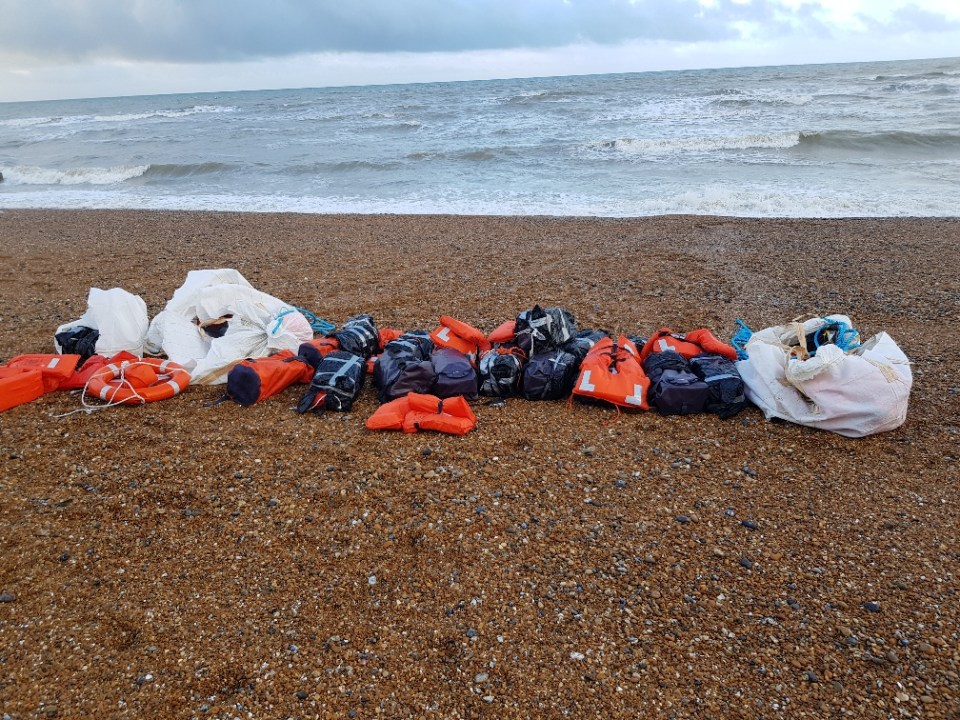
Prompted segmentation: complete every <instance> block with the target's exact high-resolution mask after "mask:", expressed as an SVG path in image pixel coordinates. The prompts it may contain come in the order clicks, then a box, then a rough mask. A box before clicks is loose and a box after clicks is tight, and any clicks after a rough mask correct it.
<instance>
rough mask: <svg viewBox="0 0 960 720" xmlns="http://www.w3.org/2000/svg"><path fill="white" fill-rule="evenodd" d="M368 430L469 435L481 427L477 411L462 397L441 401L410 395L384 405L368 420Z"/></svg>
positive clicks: (435, 398) (424, 396)
mask: <svg viewBox="0 0 960 720" xmlns="http://www.w3.org/2000/svg"><path fill="white" fill-rule="evenodd" d="M366 426H367V429H368V430H403V431H404V432H407V433H414V432H417V431H418V430H434V431H436V432H443V433H448V434H451V435H466V434H467V433H468V432H470V431H471V430H473V428H475V427H476V426H477V417H476V415H474V414H473V409H472V408H471V407H470V405H469V403H467V401H466V399H465V398H464V397H462V396H457V397H452V398H446V399H444V400H441V399H440V398H438V397H437V396H436V395H427V394H420V393H413V392H412V393H407V394H406V395H404V396H403V397H399V398H397V399H396V400H391V401H390V402H388V403H384V404H383V405H381V406H380V407H379V408H378V409H377V411H376V412H375V413H374V414H373V415H371V416H370V417H369V418H368V419H367V423H366Z"/></svg>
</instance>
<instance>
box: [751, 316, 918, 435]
mask: <svg viewBox="0 0 960 720" xmlns="http://www.w3.org/2000/svg"><path fill="white" fill-rule="evenodd" d="M827 320H839V321H842V322H844V323H846V325H847V327H852V326H851V323H850V318H848V317H847V316H846V315H829V316H827V317H826V318H825V319H824V318H815V319H812V320H808V321H806V322H805V323H788V324H786V325H778V326H775V327H770V328H766V329H764V330H760V331H759V332H756V333H754V334H753V336H752V337H751V338H750V340H749V341H748V342H747V344H746V347H745V350H746V352H747V355H748V356H749V359H747V360H741V361H739V362H738V363H737V369H738V370H739V371H740V375H741V376H742V377H743V382H744V384H745V385H746V391H747V397H748V398H749V399H750V400H751V401H752V402H753V403H755V404H756V405H757V406H758V407H759V408H760V409H761V410H762V411H763V414H764V415H765V416H766V417H767V419H770V418H773V417H778V418H783V419H784V420H788V421H790V422H794V423H797V424H799V425H807V426H810V427H815V428H820V429H822V430H830V431H832V432H835V433H838V434H840V435H845V436H847V437H864V436H866V435H872V434H874V433H879V432H885V431H887V430H893V429H894V428H897V427H900V425H902V424H903V423H904V421H905V420H906V418H907V405H908V402H909V398H910V389H911V387H912V386H913V373H912V372H911V370H910V361H909V360H908V359H907V356H906V355H905V354H904V353H903V351H902V350H901V349H900V347H899V346H898V345H897V344H896V343H895V342H894V341H893V338H891V337H890V336H889V335H888V334H887V333H885V332H881V333H878V334H877V335H874V336H873V337H872V338H870V339H869V340H868V341H867V342H865V343H863V344H862V345H860V346H859V347H857V348H855V349H853V350H849V351H847V352H844V351H843V350H842V349H841V348H840V347H837V346H836V345H831V344H824V345H821V346H820V347H819V348H818V349H817V351H816V354H815V355H812V356H809V357H806V353H805V352H803V351H802V350H801V351H800V352H799V353H798V352H797V350H798V349H799V348H801V347H802V346H805V343H803V345H801V343H802V341H803V338H804V337H805V336H806V335H808V334H810V333H812V332H816V331H817V330H819V329H820V328H822V327H823V326H824V325H826V324H827V323H826V321H827Z"/></svg>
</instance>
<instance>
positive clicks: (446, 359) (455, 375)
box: [430, 348, 477, 400]
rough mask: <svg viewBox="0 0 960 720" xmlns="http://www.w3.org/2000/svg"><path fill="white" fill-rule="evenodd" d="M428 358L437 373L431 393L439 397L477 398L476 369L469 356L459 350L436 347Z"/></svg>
mask: <svg viewBox="0 0 960 720" xmlns="http://www.w3.org/2000/svg"><path fill="white" fill-rule="evenodd" d="M430 359H431V360H432V361H433V370H434V372H436V373H437V379H436V380H435V381H434V383H433V390H432V392H431V394H432V395H436V396H437V397H439V398H448V397H454V396H456V395H463V396H464V397H465V398H466V399H467V400H476V399H477V371H476V370H475V369H474V367H473V365H472V364H471V363H470V358H468V357H467V356H466V355H464V354H463V353H462V352H460V351H459V350H454V349H452V348H437V349H436V350H434V351H433V354H432V355H431V356H430Z"/></svg>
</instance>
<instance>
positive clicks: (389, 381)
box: [373, 330, 437, 403]
mask: <svg viewBox="0 0 960 720" xmlns="http://www.w3.org/2000/svg"><path fill="white" fill-rule="evenodd" d="M432 352H433V341H432V340H431V339H430V335H429V333H426V332H424V331H422V330H414V331H412V332H408V333H404V334H403V335H401V336H400V337H398V338H397V339H396V340H392V341H390V342H388V343H387V345H386V347H384V349H383V354H382V355H380V357H378V358H377V361H376V364H375V365H374V366H373V381H374V383H375V384H376V386H377V398H378V399H379V400H380V402H382V403H383V402H388V401H390V400H394V399H396V398H398V397H402V396H404V395H406V394H407V393H409V392H416V393H428V392H430V389H431V388H432V387H433V383H434V381H435V380H436V377H437V373H436V372H435V371H434V369H433V363H432V362H431V361H430V354H431V353H432Z"/></svg>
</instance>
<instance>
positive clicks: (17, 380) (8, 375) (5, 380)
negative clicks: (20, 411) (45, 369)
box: [0, 366, 47, 412]
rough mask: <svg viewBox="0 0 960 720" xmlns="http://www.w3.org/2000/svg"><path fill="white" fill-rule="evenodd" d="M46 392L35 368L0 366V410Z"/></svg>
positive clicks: (41, 378) (41, 377) (41, 374)
mask: <svg viewBox="0 0 960 720" xmlns="http://www.w3.org/2000/svg"><path fill="white" fill-rule="evenodd" d="M46 392H47V390H46V387H45V386H44V383H43V373H42V372H41V371H40V370H37V369H36V368H28V367H9V366H4V367H0V412H3V411H4V410H9V409H10V408H14V407H16V406H17V405H23V404H24V403H28V402H32V401H33V400H36V399H37V398H38V397H40V396H41V395H43V394H45V393H46Z"/></svg>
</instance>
